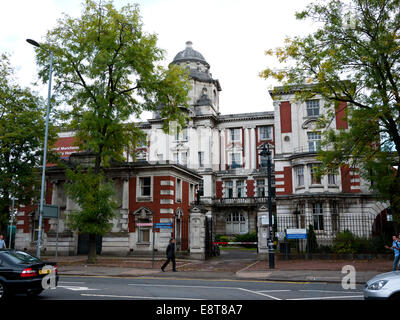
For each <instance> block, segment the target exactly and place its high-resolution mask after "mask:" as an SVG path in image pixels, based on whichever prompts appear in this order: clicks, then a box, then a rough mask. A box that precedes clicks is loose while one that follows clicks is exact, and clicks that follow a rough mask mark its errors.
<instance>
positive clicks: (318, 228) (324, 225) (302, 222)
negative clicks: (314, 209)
mask: <svg viewBox="0 0 400 320" xmlns="http://www.w3.org/2000/svg"><path fill="white" fill-rule="evenodd" d="M310 225H311V226H312V227H313V229H314V233H315V237H316V240H317V244H318V246H331V245H332V244H333V241H334V240H335V238H336V236H337V234H338V233H340V232H344V231H345V230H348V231H350V232H351V233H352V234H353V235H354V236H356V237H359V238H366V239H370V238H371V237H372V236H373V235H375V234H378V233H379V230H377V225H376V223H375V217H374V216H366V215H348V216H346V215H330V216H327V215H296V216H295V215H292V216H278V217H277V218H276V224H275V228H276V229H275V231H276V232H279V233H280V234H283V233H285V232H286V229H307V230H309V229H310ZM298 244H299V248H298V249H300V251H305V250H306V240H298Z"/></svg>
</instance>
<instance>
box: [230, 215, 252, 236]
mask: <svg viewBox="0 0 400 320" xmlns="http://www.w3.org/2000/svg"><path fill="white" fill-rule="evenodd" d="M246 232H247V230H246V218H245V216H244V215H243V214H241V213H239V212H232V213H230V214H228V215H227V217H226V233H227V234H241V233H246Z"/></svg>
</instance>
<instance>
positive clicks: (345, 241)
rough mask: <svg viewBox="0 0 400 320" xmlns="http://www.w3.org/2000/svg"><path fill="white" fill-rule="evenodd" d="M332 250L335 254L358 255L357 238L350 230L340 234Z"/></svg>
mask: <svg viewBox="0 0 400 320" xmlns="http://www.w3.org/2000/svg"><path fill="white" fill-rule="evenodd" d="M332 249H333V251H334V252H336V253H341V254H347V253H350V254H354V253H356V252H357V250H356V249H355V236H354V235H353V234H352V233H351V232H350V231H349V230H345V231H343V232H339V233H338V234H337V235H336V238H335V240H334V241H333V246H332Z"/></svg>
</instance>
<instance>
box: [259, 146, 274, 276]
mask: <svg viewBox="0 0 400 320" xmlns="http://www.w3.org/2000/svg"><path fill="white" fill-rule="evenodd" d="M265 145H267V147H265ZM260 156H261V157H267V178H268V213H269V214H268V218H269V221H268V223H269V239H268V260H269V268H270V269H274V268H275V252H274V241H273V227H272V190H271V151H270V149H269V144H267V143H265V144H264V145H263V148H262V150H261V152H260Z"/></svg>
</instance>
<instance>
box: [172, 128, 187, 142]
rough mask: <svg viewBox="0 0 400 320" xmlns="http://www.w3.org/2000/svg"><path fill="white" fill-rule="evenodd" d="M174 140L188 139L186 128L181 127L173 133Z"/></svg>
mask: <svg viewBox="0 0 400 320" xmlns="http://www.w3.org/2000/svg"><path fill="white" fill-rule="evenodd" d="M175 141H188V131H187V128H183V129H181V130H179V131H177V132H176V133H175Z"/></svg>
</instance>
